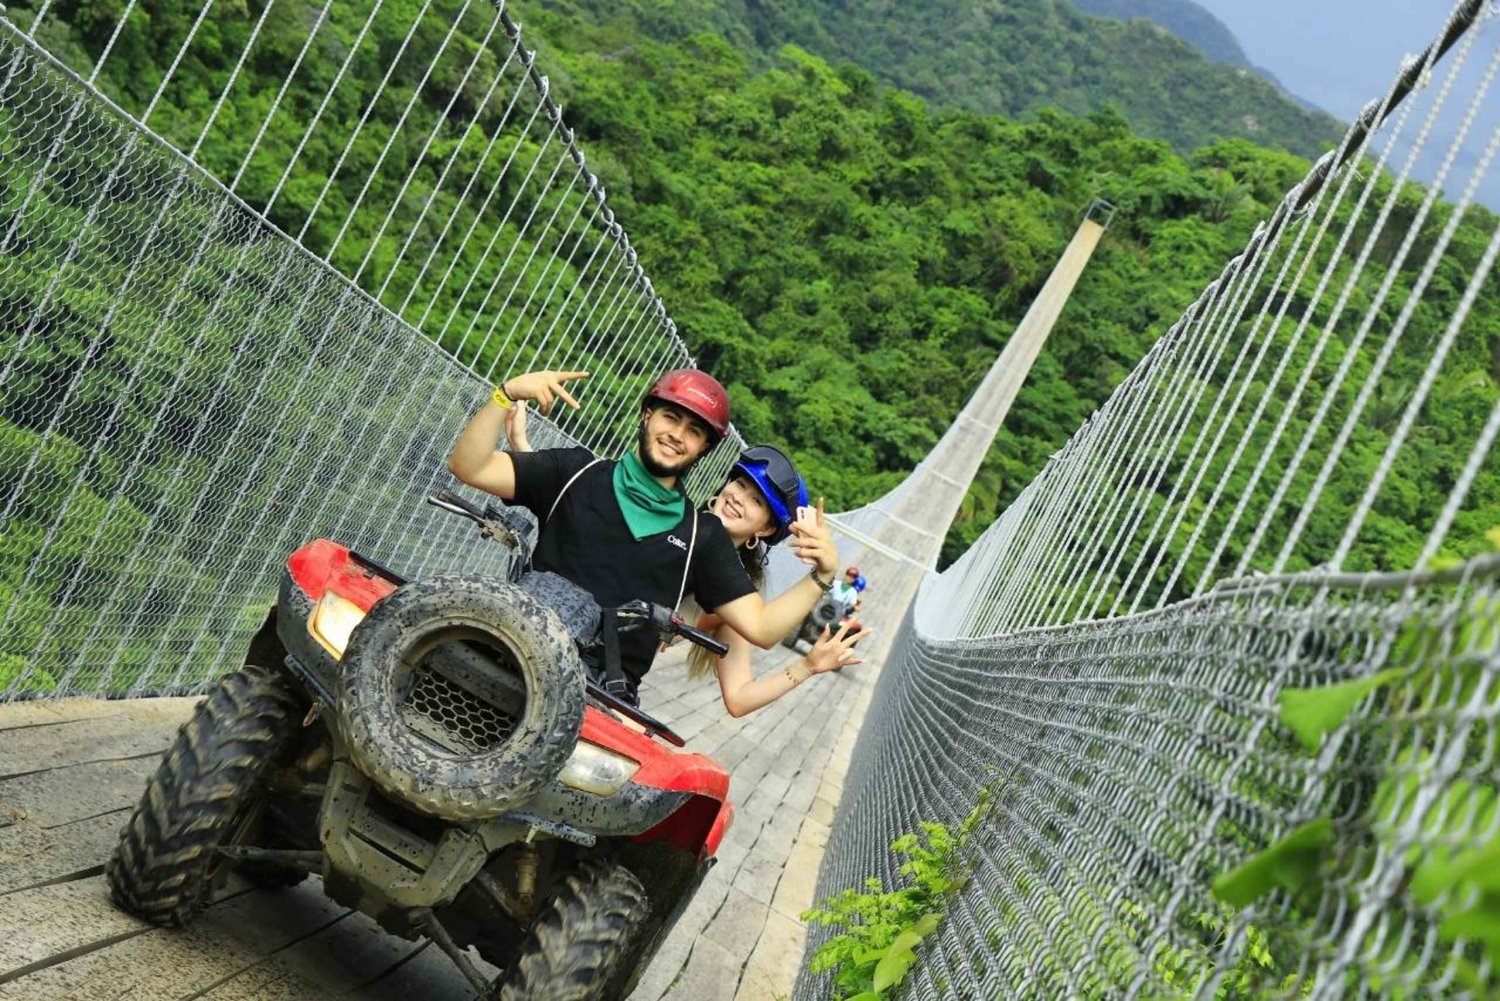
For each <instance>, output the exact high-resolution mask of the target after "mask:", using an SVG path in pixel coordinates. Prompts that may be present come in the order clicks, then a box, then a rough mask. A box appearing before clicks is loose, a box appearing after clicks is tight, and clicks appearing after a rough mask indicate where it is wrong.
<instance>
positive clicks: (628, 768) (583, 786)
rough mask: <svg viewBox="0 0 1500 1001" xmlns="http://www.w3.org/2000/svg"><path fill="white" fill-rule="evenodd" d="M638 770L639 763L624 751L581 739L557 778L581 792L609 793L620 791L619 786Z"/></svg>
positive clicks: (607, 794) (608, 794)
mask: <svg viewBox="0 0 1500 1001" xmlns="http://www.w3.org/2000/svg"><path fill="white" fill-rule="evenodd" d="M640 770H641V766H640V763H639V762H637V761H633V760H631V759H630V758H627V757H625V755H623V754H616V753H615V752H614V751H607V750H605V749H604V748H602V747H600V746H599V745H598V744H590V743H589V742H588V741H586V740H580V741H579V742H578V747H577V748H576V749H575V750H574V751H573V756H572V757H571V758H569V759H568V763H567V764H566V765H563V770H562V774H561V775H559V776H558V778H560V779H561V780H562V784H563V785H565V786H572V787H573V788H574V789H578V790H580V791H581V792H591V793H593V794H594V795H595V796H610V795H613V794H614V793H616V792H619V791H620V787H621V786H623V785H624V784H625V783H626V782H629V781H630V777H631V776H632V775H634V774H635V773H636V772H638V771H640Z"/></svg>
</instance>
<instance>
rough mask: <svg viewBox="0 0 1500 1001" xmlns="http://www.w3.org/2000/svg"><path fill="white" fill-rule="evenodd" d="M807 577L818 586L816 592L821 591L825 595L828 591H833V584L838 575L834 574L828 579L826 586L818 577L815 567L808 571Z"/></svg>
mask: <svg viewBox="0 0 1500 1001" xmlns="http://www.w3.org/2000/svg"><path fill="white" fill-rule="evenodd" d="M807 575H808V576H809V577H811V578H812V582H813V583H814V584H816V585H818V590H819V591H822V592H823V593H824V594H827V593H828V592H829V591H832V590H833V582H834V581H835V580H837V579H838V574H837V573H835V574H834V575H833V576H832V577H831V578H829V580H828V583H827V584H825V583H823V578H822V577H819V576H818V568H817V567H813V568H812V569H811V570H809V571H808V572H807Z"/></svg>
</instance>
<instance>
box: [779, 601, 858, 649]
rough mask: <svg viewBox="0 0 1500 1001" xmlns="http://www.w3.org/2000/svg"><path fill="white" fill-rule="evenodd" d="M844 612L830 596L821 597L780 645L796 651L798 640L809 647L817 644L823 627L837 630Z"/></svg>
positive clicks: (838, 603) (842, 607)
mask: <svg viewBox="0 0 1500 1001" xmlns="http://www.w3.org/2000/svg"><path fill="white" fill-rule="evenodd" d="M844 612H845V608H844V605H843V603H842V602H839V601H835V600H834V599H833V597H832V596H831V595H827V594H825V595H823V597H821V598H819V599H818V603H817V604H816V605H814V606H813V607H812V611H810V612H808V613H807V616H806V617H805V618H804V619H803V620H802V621H801V623H799V624H798V626H797V628H796V629H795V630H793V631H792V632H790V633H787V634H786V636H784V637H783V638H782V640H781V645H782V646H784V647H786V648H787V649H788V650H796V649H797V642H798V641H799V640H801V641H805V642H806V643H807V644H808V645H809V646H810V645H812V644H814V643H816V642H818V637H819V636H821V635H822V634H823V629H824V627H825V626H826V627H828V628H830V629H838V627H839V620H840V619H842V618H843V617H844Z"/></svg>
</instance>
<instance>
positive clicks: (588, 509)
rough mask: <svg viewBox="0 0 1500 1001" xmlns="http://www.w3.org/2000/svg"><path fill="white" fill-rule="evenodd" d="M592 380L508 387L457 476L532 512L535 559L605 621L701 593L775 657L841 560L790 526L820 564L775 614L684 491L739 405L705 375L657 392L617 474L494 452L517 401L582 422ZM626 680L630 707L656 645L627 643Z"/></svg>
mask: <svg viewBox="0 0 1500 1001" xmlns="http://www.w3.org/2000/svg"><path fill="white" fill-rule="evenodd" d="M586 378H588V373H587V372H551V371H548V372H530V373H527V374H526V375H519V376H514V377H512V378H510V379H507V380H505V381H504V382H502V383H501V384H500V386H499V387H497V388H496V390H495V393H494V397H493V399H492V400H491V401H490V402H489V403H487V404H485V406H484V407H483V408H482V409H481V410H480V411H479V413H477V414H475V415H474V418H473V419H472V420H471V421H470V422H469V424H468V426H467V427H466V428H464V430H463V433H462V434H461V435H460V436H459V439H458V443H457V444H456V445H455V446H454V448H453V453H452V454H451V455H450V456H449V458H448V468H449V469H450V470H452V472H453V475H454V476H456V477H458V478H459V479H460V480H462V481H463V482H464V483H467V484H469V485H470V486H473V487H477V488H479V489H480V490H484V491H486V492H488V493H491V494H494V495H495V496H496V497H499V498H501V499H502V500H506V501H513V502H515V503H517V504H520V505H522V506H523V507H526V508H528V509H529V510H530V511H531V512H532V513H533V514H535V515H536V517H537V522H538V524H539V526H540V534H539V535H538V538H537V544H536V549H535V551H534V553H533V555H532V562H533V565H534V566H535V567H536V568H537V569H539V570H550V571H552V572H554V573H557V574H560V575H561V576H563V577H566V578H567V579H568V580H571V581H572V582H573V583H575V584H577V585H578V586H580V587H582V588H584V589H586V590H587V591H589V592H590V593H591V594H593V595H594V598H595V599H596V600H597V601H598V602H599V604H600V605H601V606H603V607H605V608H613V607H618V606H620V605H623V604H625V603H626V602H627V601H631V600H634V599H638V598H643V599H645V600H647V601H652V602H655V603H657V604H661V605H666V606H669V607H675V606H676V605H678V604H679V603H680V602H681V600H682V598H683V596H684V594H688V593H691V594H692V595H693V596H694V597H695V598H696V599H697V601H698V604H699V605H700V606H702V607H703V608H704V609H705V610H707V611H711V612H715V613H717V614H718V615H719V617H720V618H721V619H723V621H725V622H727V623H728V624H729V625H730V626H731V627H732V628H733V629H734V630H735V631H737V632H738V633H739V634H740V635H742V636H744V637H745V638H746V639H748V640H749V641H750V642H752V643H754V644H756V645H757V646H760V647H770V646H771V644H773V643H775V642H776V641H777V640H779V639H780V638H781V637H782V636H784V635H785V634H786V633H787V632H788V631H790V630H791V629H792V628H793V627H794V626H796V625H797V623H798V622H800V621H801V620H802V618H803V617H804V616H805V615H806V614H807V613H808V612H809V611H811V610H812V607H813V605H814V604H816V603H817V600H818V598H819V597H820V596H821V595H822V594H824V593H826V592H827V591H828V589H829V588H830V587H832V585H833V580H834V577H835V575H836V574H837V571H838V564H839V557H838V550H837V548H835V546H834V544H833V536H832V533H831V531H830V530H829V529H828V527H827V526H826V525H825V524H824V522H823V514H822V501H821V500H819V502H818V510H817V515H816V517H815V518H812V519H807V520H803V521H801V522H799V523H797V524H794V525H793V527H792V532H793V538H792V540H791V543H790V544H791V547H792V549H793V550H794V551H796V553H797V555H798V556H799V557H801V558H802V559H803V560H804V561H805V562H809V563H812V564H813V569H812V573H811V574H809V579H808V580H805V581H802V582H800V583H798V584H797V585H795V586H793V587H791V588H788V589H787V591H786V592H784V593H783V594H781V595H780V596H778V597H777V598H775V599H774V600H771V601H765V600H763V599H762V598H761V596H760V593H759V592H758V591H756V589H755V587H754V585H752V584H751V583H750V578H749V576H748V575H747V574H746V572H745V569H744V567H743V565H742V564H741V563H740V560H739V559H738V558H737V557H736V555H735V552H734V546H733V544H732V543H731V542H730V541H729V536H728V535H727V534H726V533H725V531H724V528H723V525H722V524H721V523H720V521H719V519H718V518H715V517H713V516H711V515H709V516H704V515H702V513H701V512H699V511H696V510H695V509H694V507H693V505H692V504H691V503H690V502H689V501H688V499H687V495H686V494H685V493H684V492H683V490H682V486H681V481H682V478H683V477H684V476H686V475H687V473H688V472H689V470H691V469H692V467H693V465H694V464H695V463H696V462H698V461H699V460H700V459H702V458H703V457H704V456H705V455H707V454H708V453H709V451H711V450H712V449H713V447H714V446H715V445H716V444H718V442H719V440H720V439H722V438H723V437H724V435H726V434H727V433H728V432H729V395H728V394H727V393H725V391H724V387H723V386H721V385H719V383H718V382H717V381H715V380H714V378H713V377H712V376H710V375H708V374H707V373H705V372H700V371H698V370H697V369H678V370H676V371H673V372H668V373H666V374H665V375H663V376H662V377H661V378H659V379H657V380H656V382H655V383H653V384H652V386H651V388H650V389H649V390H647V392H646V395H645V398H644V400H643V401H642V404H641V413H640V430H639V432H638V435H637V440H636V447H635V448H634V449H633V450H631V451H629V452H627V453H626V454H625V455H624V456H622V457H621V458H620V459H619V460H617V461H611V460H605V459H599V458H596V457H595V456H594V455H593V454H591V453H590V452H589V451H588V449H585V448H560V449H542V450H540V451H535V452H529V453H511V452H502V451H497V450H496V448H495V445H496V443H497V442H498V440H499V437H500V433H501V430H502V428H503V427H504V426H505V424H506V417H507V413H508V412H509V410H510V409H511V406H512V404H513V403H514V402H515V401H520V400H532V401H535V402H536V404H537V407H538V409H539V410H541V412H542V413H544V414H545V413H548V412H549V411H550V410H551V409H552V406H553V404H554V403H555V402H556V401H558V400H561V401H563V402H564V403H566V404H567V405H568V406H570V407H573V408H574V409H578V401H577V400H575V399H574V398H573V397H572V395H571V394H570V393H569V392H568V390H567V388H566V384H567V383H569V382H572V381H575V380H578V379H586ZM619 640H620V660H621V667H622V668H623V670H624V673H625V676H626V678H625V680H626V682H627V689H626V692H625V693H624V694H625V695H626V696H627V697H629V698H631V699H632V700H633V699H634V696H635V690H636V688H637V686H638V685H639V684H640V679H641V676H642V675H644V674H645V673H646V671H647V669H649V668H650V666H651V660H652V657H653V656H654V655H655V652H656V640H655V637H654V636H652V635H649V634H648V633H646V632H644V631H637V632H631V633H626V634H624V635H621V636H620V637H619Z"/></svg>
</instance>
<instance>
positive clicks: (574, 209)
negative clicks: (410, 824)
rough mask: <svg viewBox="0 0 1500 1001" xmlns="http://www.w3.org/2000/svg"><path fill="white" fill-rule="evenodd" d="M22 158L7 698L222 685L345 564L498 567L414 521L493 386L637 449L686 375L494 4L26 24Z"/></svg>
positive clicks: (14, 82)
mask: <svg viewBox="0 0 1500 1001" xmlns="http://www.w3.org/2000/svg"><path fill="white" fill-rule="evenodd" d="M148 57H149V58H148ZM159 67H166V69H165V70H161V69H158V68H159ZM156 73H159V74H160V78H159V79H156V78H153V76H152V75H153V74H156ZM0 149H3V153H0V699H4V698H23V697H30V696H36V695H54V694H64V693H79V692H107V693H113V694H126V693H133V694H140V693H144V692H148V691H152V692H159V691H187V690H192V689H194V688H195V687H196V686H198V685H200V684H201V683H202V682H203V681H204V680H205V679H207V678H210V677H213V676H215V675H217V674H218V673H220V672H221V671H222V670H223V669H224V668H225V667H226V666H227V665H229V664H230V663H231V662H232V661H233V659H234V658H235V657H236V656H237V655H238V654H240V653H242V651H243V648H244V644H245V641H246V640H247V639H248V637H249V635H250V633H251V632H252V631H253V630H254V628H255V626H256V620H257V618H258V617H259V616H261V615H262V614H263V611H264V608H265V606H266V605H267V604H268V603H269V602H270V601H271V600H273V597H274V589H275V584H276V579H277V574H276V568H277V566H278V564H279V563H280V561H281V560H282V559H284V557H285V555H286V554H287V553H288V552H289V551H290V550H291V549H293V548H295V547H296V546H297V545H298V544H300V543H301V542H303V541H305V540H307V539H310V538H315V537H318V536H320V535H323V536H335V537H337V538H339V539H341V540H343V541H346V542H348V543H349V544H351V545H353V546H354V547H356V548H357V549H359V550H361V551H362V552H365V553H367V554H368V555H370V556H372V557H374V558H376V559H377V560H380V561H382V562H387V563H389V564H390V565H392V566H394V567H397V568H399V569H400V570H402V571H404V572H407V573H411V574H420V573H426V572H431V571H434V570H438V569H444V568H452V567H459V566H464V567H471V568H475V569H494V568H495V567H496V561H497V559H498V549H496V548H495V547H490V548H489V549H487V548H485V547H484V546H483V545H480V544H478V543H476V542H475V541H473V540H472V539H471V537H470V535H471V533H468V532H466V531H465V530H464V528H465V526H463V525H461V524H459V523H458V522H459V520H458V519H453V518H449V517H446V516H443V515H440V514H438V513H437V512H436V511H435V509H432V508H428V507H426V506H425V505H423V504H422V498H423V496H424V494H426V493H428V492H430V491H432V490H433V489H435V488H436V487H439V486H445V485H448V483H449V478H448V475H447V472H446V469H445V466H444V460H445V457H446V454H447V451H448V449H449V448H450V447H451V444H452V442H453V439H454V437H455V435H456V433H457V431H458V429H459V428H460V427H461V426H462V424H463V422H464V421H465V420H466V418H467V416H468V415H469V414H470V413H471V412H472V411H473V410H474V409H475V408H476V407H477V406H478V404H479V403H480V401H481V400H482V399H483V398H484V396H485V394H486V392H487V388H486V387H487V386H488V383H489V381H490V380H492V379H497V378H499V377H500V376H501V375H503V374H505V373H511V372H519V371H526V370H531V369H535V368H544V367H545V368H563V369H587V370H589V371H591V372H592V373H593V378H592V379H591V380H590V381H589V382H588V383H586V384H584V385H583V386H582V388H581V389H580V390H578V395H579V398H580V402H581V403H582V404H583V408H582V410H581V411H579V412H578V413H576V414H574V413H571V412H570V413H567V414H564V415H562V416H561V417H560V419H559V420H558V423H557V424H556V425H547V424H542V425H541V426H540V427H537V428H536V430H535V434H534V435H533V437H534V439H535V442H536V444H538V445H547V444H560V443H565V442H569V441H572V442H579V443H582V444H584V445H586V446H588V447H590V448H592V449H595V450H596V451H600V452H603V453H618V452H619V451H620V450H622V449H623V448H625V447H627V445H628V444H629V443H631V441H632V438H631V435H632V434H633V430H634V425H635V421H634V412H635V406H636V405H637V404H638V402H639V399H640V394H641V392H642V391H643V389H644V387H645V385H646V384H647V380H648V379H649V378H650V377H651V376H652V375H653V374H654V373H656V372H659V371H661V370H664V369H667V368H672V367H677V366H681V365H686V364H690V363H691V361H690V358H689V355H688V353H687V351H686V349H685V348H684V346H683V344H682V341H681V340H680V338H679V337H678V336H677V334H676V331H675V328H674V327H673V325H672V323H671V321H670V320H669V319H668V317H667V315H666V311H665V309H664V307H663V305H662V303H661V301H660V299H659V298H658V297H657V295H656V294H655V292H654V291H653V289H652V287H651V285H650V283H649V281H647V280H646V278H645V276H644V274H643V272H642V270H641V268H640V266H639V264H638V263H637V261H636V256H635V253H634V251H633V250H632V249H631V246H630V243H629V241H628V239H627V238H626V236H625V233H624V231H623V229H622V228H621V227H620V225H619V224H618V223H617V222H616V221H615V220H614V218H613V216H612V213H611V212H610V210H609V208H608V206H607V204H606V201H605V196H604V191H603V189H602V187H601V185H600V183H599V181H598V179H597V178H596V177H595V176H594V175H593V174H592V173H591V172H590V171H589V170H588V169H587V167H586V164H585V160H584V156H583V153H582V152H581V151H580V149H579V148H578V146H577V144H576V142H575V141H574V136H573V133H572V132H571V131H570V130H569V129H568V128H567V127H566V125H565V124H564V123H563V119H562V115H561V111H560V109H559V108H558V105H557V104H556V102H555V101H554V100H553V99H552V98H551V97H550V96H549V93H548V84H547V81H546V79H545V78H544V77H542V76H541V75H540V74H539V73H538V72H537V70H536V68H535V65H534V54H533V53H532V52H530V51H528V50H527V49H526V48H525V47H524V45H523V44H522V41H521V34H520V29H519V27H518V26H517V25H516V24H515V23H514V22H513V21H512V20H511V19H510V18H509V17H508V15H507V14H506V12H505V10H504V9H503V7H502V6H500V5H497V4H491V3H483V2H481V3H471V2H463V3H459V2H453V3H433V2H424V3H423V4H421V5H420V6H418V5H414V4H402V5H386V4H382V3H381V2H379V0H377V2H375V3H374V4H371V5H365V6H358V5H354V6H350V5H342V6H340V5H335V4H331V3H325V4H323V5H322V6H321V7H319V6H317V5H314V4H310V3H304V2H286V0H282V2H276V0H272V2H268V3H266V4H264V5H252V6H250V7H243V6H242V7H239V8H223V9H217V8H213V6H212V5H208V4H206V5H204V6H203V7H202V8H201V9H196V10H195V9H186V8H185V9H181V10H179V9H175V8H174V9H167V8H158V7H156V6H155V5H137V4H136V3H134V2H129V3H121V4H117V5H114V6H113V7H111V6H110V5H105V6H104V7H99V8H91V9H90V10H89V11H82V10H79V9H75V8H73V7H71V6H70V7H68V8H66V9H63V8H61V7H58V8H51V7H50V6H49V4H48V3H47V2H46V0H42V2H40V3H31V4H27V3H21V4H15V5H12V6H9V7H8V8H6V9H5V10H4V11H3V15H0ZM736 440H737V439H736ZM732 453H733V445H732V444H731V445H730V446H729V447H726V448H724V449H722V450H721V451H720V452H719V453H717V454H716V455H715V456H714V457H713V459H711V460H710V461H709V462H707V463H704V464H703V468H702V469H701V470H700V472H699V473H698V474H697V476H698V480H697V482H698V483H714V482H717V481H718V479H719V478H720V477H721V476H722V475H723V472H722V471H723V469H724V468H725V466H726V464H727V462H728V461H729V460H730V458H731V456H732Z"/></svg>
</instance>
